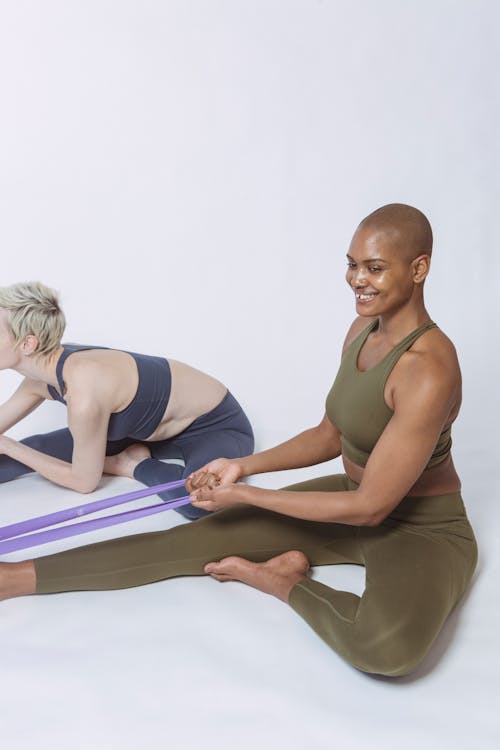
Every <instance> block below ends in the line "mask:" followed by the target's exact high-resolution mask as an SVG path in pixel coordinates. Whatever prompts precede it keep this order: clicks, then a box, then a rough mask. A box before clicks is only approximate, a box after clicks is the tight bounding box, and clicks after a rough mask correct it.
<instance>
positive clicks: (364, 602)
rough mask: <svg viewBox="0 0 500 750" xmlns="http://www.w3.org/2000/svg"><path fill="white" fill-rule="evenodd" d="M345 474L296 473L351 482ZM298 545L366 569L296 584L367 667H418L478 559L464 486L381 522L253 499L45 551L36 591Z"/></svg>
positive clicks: (105, 585)
mask: <svg viewBox="0 0 500 750" xmlns="http://www.w3.org/2000/svg"><path fill="white" fill-rule="evenodd" d="M355 486H356V485H354V483H352V482H350V480H349V479H348V478H347V477H346V476H345V475H335V476H329V477H322V478H320V479H313V480H311V481H307V482H302V483H300V484H295V485H293V486H292V487H289V488H288V489H293V490H296V491H307V490H316V491H330V492H332V491H334V492H335V491H336V492H338V491H341V490H349V489H354V488H355ZM291 549H297V550H301V551H302V552H304V553H305V554H306V555H307V557H308V558H309V560H310V562H311V564H312V565H335V564H338V563H354V564H357V565H364V566H365V568H366V589H365V591H364V593H363V595H362V596H361V597H359V596H356V595H355V594H352V593H350V592H347V591H338V590H336V589H334V588H330V587H329V586H325V585H324V584H322V583H319V582H318V581H313V580H310V579H307V580H304V581H302V582H299V583H297V584H296V585H295V586H294V588H293V589H292V591H291V592H290V597H289V603H290V605H291V606H292V607H293V609H294V610H295V611H296V612H297V613H298V614H299V615H300V616H301V617H303V618H304V620H305V621H306V622H307V623H309V625H310V626H311V627H312V628H313V629H314V630H315V631H316V633H318V635H320V636H321V638H323V639H324V641H326V643H327V644H328V645H329V646H331V648H333V649H334V650H335V651H336V652H337V653H338V654H340V656H342V657H343V658H344V659H346V660H347V661H348V662H349V663H350V664H352V665H354V666H355V667H357V668H358V669H360V670H363V671H365V672H370V673H376V674H383V675H388V676H400V675H404V674H408V673H409V672H410V671H411V670H412V669H414V668H415V667H416V666H417V664H419V662H420V661H421V660H422V658H423V657H424V656H425V654H426V653H427V651H428V650H429V648H430V646H431V644H432V642H433V641H434V639H435V638H436V636H437V634H438V633H439V631H440V629H441V627H442V625H443V623H444V621H445V620H446V617H447V616H448V614H449V613H450V611H451V609H452V608H453V606H454V605H455V604H456V602H457V601H458V599H459V598H460V596H461V595H462V594H463V592H464V590H465V588H466V586H467V584H468V582H469V581H470V578H471V576H472V574H473V572H474V568H475V565H476V558H477V550H476V543H475V539H474V534H473V532H472V529H471V527H470V525H469V522H468V520H467V516H466V514H465V510H464V506H463V503H462V500H461V497H460V495H459V493H454V494H449V495H439V496H433V497H421V498H416V497H412V498H405V499H404V500H403V501H402V502H401V503H400V504H399V505H398V506H397V508H396V509H395V510H394V511H393V512H392V513H391V514H390V516H389V517H388V518H386V519H385V521H384V522H383V523H382V524H381V525H380V526H376V527H356V526H347V525H345V524H337V523H321V522H317V521H303V520H299V519H296V518H290V517H288V516H283V515H280V514H278V513H273V512H271V511H266V510H261V509H259V508H255V507H252V506H239V507H234V508H229V509H227V510H224V511H220V512H219V513H215V514H213V515H211V516H207V517H205V518H203V519H200V520H198V521H195V522H193V523H190V524H184V525H181V526H177V527H175V528H173V529H170V530H169V531H160V532H155V533H150V534H140V535H137V536H129V537H124V538H122V539H114V540H111V541H107V542H101V543H99V544H91V545H89V546H87V547H79V548H77V549H73V550H69V551H67V552H62V553H59V554H56V555H50V556H48V557H41V558H38V559H37V560H35V567H36V574H37V593H40V594H45V593H51V592H59V591H76V590H95V589H99V590H101V589H119V588H127V587H129V586H140V585H141V584H144V583H151V582H152V581H158V580H162V579H165V578H172V577H174V576H193V575H195V576H196V575H203V574H204V573H203V567H204V565H205V564H206V563H207V562H210V561H214V560H220V559H221V558H223V557H226V556H227V555H239V556H242V557H245V558H248V559H249V560H253V561H255V562H262V561H264V560H268V559H269V558H271V557H273V556H275V555H278V554H280V553H283V552H286V551H288V550H291Z"/></svg>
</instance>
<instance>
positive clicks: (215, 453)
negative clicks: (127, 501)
mask: <svg viewBox="0 0 500 750" xmlns="http://www.w3.org/2000/svg"><path fill="white" fill-rule="evenodd" d="M21 442H22V443H24V444H25V445H28V446H29V447H30V448H34V449H35V450H37V451H40V452H41V453H45V454H47V455H49V456H54V457H55V458H60V459H62V460H63V461H68V462H71V459H72V454H73V438H72V437H71V433H70V431H69V430H68V429H67V428H65V429H62V430H55V431H54V432H49V433H46V434H42V435H33V436H32V437H28V438H26V439H25V440H21ZM139 442H144V441H139V440H134V439H131V438H124V439H123V440H113V441H111V440H109V441H108V443H107V446H106V455H107V456H115V455H116V454H117V453H120V452H121V451H122V450H124V449H125V448H127V447H128V446H130V445H133V444H134V443H139ZM144 444H145V445H147V446H148V448H149V449H150V450H151V456H152V458H150V459H147V460H145V461H142V463H140V464H139V465H138V466H137V468H136V470H135V472H134V476H135V478H136V479H137V480H138V481H139V482H142V484H145V485H146V486H147V487H152V486H154V485H155V484H164V483H166V482H173V481H174V480H176V479H183V478H185V477H187V476H189V474H191V472H192V471H195V470H196V469H199V468H200V467H201V466H203V465H204V464H206V463H208V461H213V459H215V458H220V457H221V456H224V457H225V458H240V457H241V456H246V455H248V454H249V453H252V452H253V449H254V438H253V432H252V427H251V425H250V422H249V421H248V418H247V417H246V415H245V413H244V411H243V409H242V408H241V406H240V405H239V404H238V402H237V401H236V399H235V398H234V396H233V395H232V394H231V393H229V392H228V393H227V394H226V396H225V397H224V399H223V400H222V401H221V403H220V404H219V405H218V406H216V407H215V409H212V411H210V412H208V413H207V414H203V415H202V416H201V417H198V419H196V420H195V421H194V422H193V423H192V424H191V425H189V427H187V428H186V429H185V430H184V431H183V432H181V433H180V434H179V435H175V437H173V438H170V439H169V440H159V441H155V442H144ZM165 461H167V463H165ZM32 471H33V469H30V467H29V466H26V465H25V464H22V463H20V462H19V461H15V460H14V459H12V458H9V457H8V456H0V483H3V482H10V481H11V480H12V479H17V477H20V476H22V475H23V474H27V473H29V472H32ZM184 494H186V493H185V490H184V488H181V489H180V490H175V491H172V492H162V493H160V497H161V498H162V500H171V499H172V498H175V497H180V496H182V495H184ZM176 510H177V512H178V513H181V514H182V515H183V516H184V517H185V518H189V519H195V518H200V517H201V516H205V515H207V511H204V510H201V509H200V508H194V507H193V506H192V505H185V506H182V507H181V508H177V509H176Z"/></svg>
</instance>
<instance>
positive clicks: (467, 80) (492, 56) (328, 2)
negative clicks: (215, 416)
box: [0, 0, 500, 747]
mask: <svg viewBox="0 0 500 750" xmlns="http://www.w3.org/2000/svg"><path fill="white" fill-rule="evenodd" d="M499 22H500V6H499V4H498V3H497V2H495V0H489V1H488V0H408V1H406V2H404V1H402V0H356V1H354V2H348V1H347V0H323V1H321V0H317V1H313V0H163V1H161V0H140V1H139V0H59V1H58V0H44V2H37V1H36V0H0V107H1V111H0V112H1V116H0V217H1V218H0V248H1V251H2V260H3V262H2V268H1V274H0V284H2V285H6V284H9V283H13V282H16V281H19V280H27V279H40V280H42V281H44V282H45V283H47V284H48V285H50V286H53V287H55V288H57V289H59V290H60V292H61V296H62V301H63V306H64V309H65V311H66V314H67V318H68V328H67V334H66V340H70V341H77V342H81V343H95V344H103V345H108V346H115V347H122V348H128V349H132V350H137V351H144V352H147V353H151V354H165V355H167V356H171V357H174V358H178V359H182V360H185V361H187V362H189V363H190V364H193V365H195V366H197V367H199V368H200V369H202V370H205V371H207V372H210V373H212V374H214V375H215V376H217V377H218V378H220V379H221V380H222V381H223V382H225V383H226V384H227V385H228V386H229V387H230V389H231V390H232V391H233V393H234V394H235V395H236V397H237V398H238V399H239V400H240V401H241V403H242V404H243V405H244V407H245V408H246V410H247V412H248V414H249V416H250V418H251V420H252V421H253V424H254V427H255V431H256V435H257V442H258V447H268V446H270V445H271V444H272V443H274V442H276V441H278V440H281V439H284V438H286V437H288V436H290V435H292V434H294V433H295V432H297V431H299V430H301V429H303V428H305V427H308V426H311V425H312V424H314V423H316V422H317V421H319V420H320V419H321V417H322V414H323V408H324V398H325V395H326V393H327V391H328V389H329V387H330V384H331V382H332V378H333V377H334V375H335V372H336V367H337V365H338V359H339V349H340V346H341V342H342V340H343V337H344V335H345V331H346V328H347V326H348V325H349V323H350V321H351V320H352V318H353V315H354V309H353V302H352V295H351V294H349V292H348V291H347V288H346V286H345V282H344V280H343V274H344V267H345V252H346V250H347V245H348V242H349V239H350V237H351V235H352V232H353V230H354V229H355V227H356V225H357V223H358V221H359V220H360V219H361V218H362V217H363V216H365V215H366V214H367V213H369V212H370V211H372V210H373V209H374V208H376V207H378V206H380V205H382V204H384V203H388V202H395V201H397V202H406V203H410V204H413V205H415V206H418V207H419V208H420V209H422V210H423V211H424V212H425V213H426V214H427V215H428V217H429V219H430V221H431V223H432V226H433V229H434V235H435V253H434V257H433V268H432V274H431V278H430V279H429V282H428V285H427V286H428V289H427V301H428V307H429V310H430V313H431V315H432V317H433V318H434V320H436V322H437V323H438V324H439V325H440V326H441V327H442V328H443V330H444V331H445V332H446V333H448V335H450V337H451V338H452V339H453V341H454V342H455V344H456V346H457V349H458V351H459V356H460V359H461V363H462V368H463V375H464V406H463V412H462V415H461V417H460V419H459V421H458V422H457V424H456V428H455V431H454V439H455V458H456V463H457V466H458V469H459V471H460V473H461V474H462V476H463V479H464V495H465V498H466V501H468V508H469V511H470V515H471V518H472V520H473V522H474V525H475V528H476V530H477V532H478V536H479V538H480V543H482V549H483V550H484V549H488V544H489V543H490V544H491V545H493V542H494V527H493V524H492V515H491V514H492V513H495V515H496V518H497V519H498V512H497V510H496V507H495V503H496V497H494V496H493V492H492V490H490V488H492V487H493V486H494V485H495V484H498V479H499V474H498V462H497V458H496V455H497V447H496V439H495V438H496V425H497V422H498V418H499V416H500V415H499V411H498V395H497V389H496V369H497V364H498V354H497V347H498V340H499V338H498V334H499V328H498V314H497V309H496V308H497V297H498V290H499V286H498V274H499V272H500V267H499V261H498V240H497V226H498V219H497V212H498V204H499V197H500V191H499V164H500V162H499V139H498V116H499V114H500V112H499V96H498V73H497V70H498V66H499V64H500V59H499V58H500V55H499V52H498V48H499V41H498V24H499ZM0 378H1V379H0V396H1V397H2V399H3V398H6V397H7V396H8V394H9V393H10V392H11V390H12V388H13V387H14V386H15V383H16V382H17V376H15V375H14V374H13V373H1V375H0ZM63 423H64V412H63V410H62V409H61V408H60V407H59V406H58V405H54V404H46V405H44V406H43V407H42V408H41V409H40V410H39V411H38V412H37V413H36V414H34V415H32V416H31V417H30V418H29V419H27V420H26V421H25V423H24V424H23V425H20V426H18V427H17V428H15V429H14V430H12V432H11V434H12V435H13V436H15V437H20V436H23V435H25V434H27V433H31V432H36V431H40V430H46V429H50V428H53V427H56V426H59V425H62V424H63ZM323 471H324V468H318V469H315V470H312V471H308V472H297V473H296V474H295V475H294V477H298V478H300V477H301V476H306V475H307V476H311V475H312V474H313V473H316V474H319V473H320V472H323ZM289 479H290V477H288V476H285V477H283V476H281V477H265V478H264V479H263V480H262V481H263V483H264V482H265V483H266V484H267V486H277V485H278V484H282V483H283V482H284V481H288V480H289ZM21 481H25V480H21ZM30 486H31V485H30ZM36 486H37V487H38V485H36ZM34 489H35V486H34ZM11 492H12V486H9V488H7V487H6V488H2V498H4V497H7V494H8V493H11ZM488 493H490V494H488ZM9 496H10V495H9ZM492 548H493V547H492ZM492 565H493V567H494V565H496V566H497V568H498V556H497V558H496V562H492ZM100 601H101V600H100ZM9 606H14V605H10V604H9ZM16 606H19V605H16ZM30 606H34V605H30ZM9 611H13V610H9ZM33 611H36V610H33ZM497 620H498V613H497ZM335 666H336V668H338V663H336V665H335ZM497 666H498V664H497ZM393 692H394V691H393ZM311 710H312V709H311ZM381 736H382V735H381ZM193 743H194V744H193V746H196V742H195V741H194V740H193ZM346 743H347V744H346ZM30 746H31V745H30ZM103 746H104V745H103ZM110 746H111V745H110V744H109V740H108V744H107V745H106V747H110ZM186 746H187V745H186ZM455 746H456V745H455ZM121 747H124V745H123V743H122V745H121ZM189 747H191V745H189ZM318 747H321V744H318ZM344 747H351V745H349V743H348V741H347V740H346V738H344ZM352 747H356V745H352ZM408 747H410V745H408ZM483 747H486V745H484V744H483Z"/></svg>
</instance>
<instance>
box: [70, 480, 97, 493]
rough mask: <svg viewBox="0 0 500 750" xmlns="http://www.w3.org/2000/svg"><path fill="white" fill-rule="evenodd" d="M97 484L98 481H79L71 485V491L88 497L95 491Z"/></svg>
mask: <svg viewBox="0 0 500 750" xmlns="http://www.w3.org/2000/svg"><path fill="white" fill-rule="evenodd" d="M98 484H99V482H98V481H92V482H90V481H89V480H88V479H79V480H76V481H75V482H74V483H73V486H72V487H71V489H72V490H74V491H75V492H79V493H80V495H89V494H90V493H91V492H94V491H95V490H96V489H97V486H98Z"/></svg>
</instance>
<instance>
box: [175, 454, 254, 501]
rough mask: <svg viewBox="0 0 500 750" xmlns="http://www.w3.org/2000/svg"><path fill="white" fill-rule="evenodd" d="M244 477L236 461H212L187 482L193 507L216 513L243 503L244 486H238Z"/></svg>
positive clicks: (220, 459) (225, 459) (224, 459)
mask: <svg viewBox="0 0 500 750" xmlns="http://www.w3.org/2000/svg"><path fill="white" fill-rule="evenodd" d="M242 476H243V473H242V471H241V468H240V466H239V465H238V463H237V462H236V461H232V460H230V459H227V458H218V459H216V460H215V461H210V463H208V464H206V465H205V466H202V467H201V469H198V471H195V472H193V473H192V474H190V475H189V477H188V478H187V480H186V488H187V490H188V492H189V493H190V495H191V503H192V505H194V506H195V507H196V508H202V509H203V510H208V511H214V510H222V508H228V507H229V506H231V505H236V504H238V503H241V502H243V490H244V485H238V484H236V482H237V481H238V479H240V478H241V477H242Z"/></svg>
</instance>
